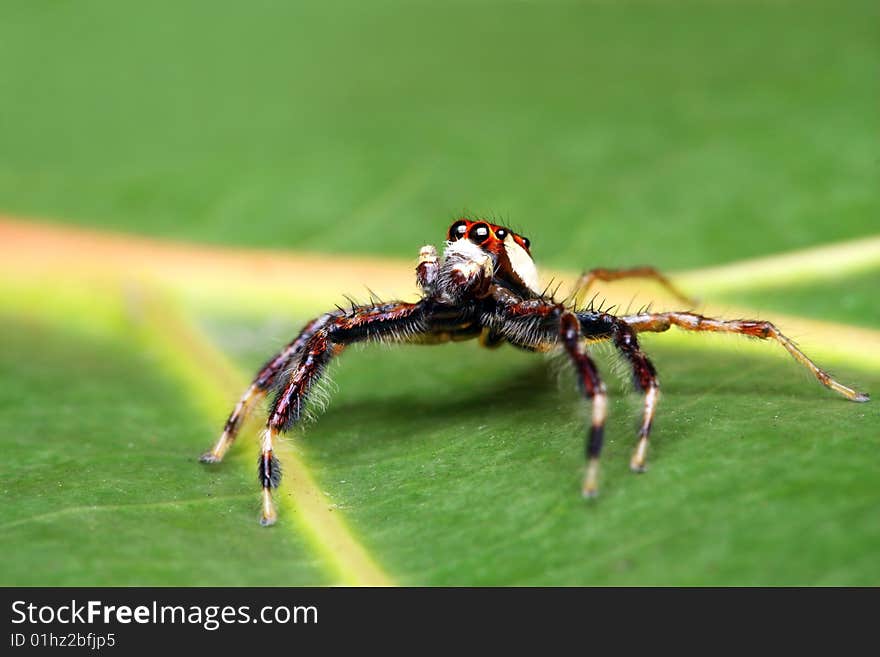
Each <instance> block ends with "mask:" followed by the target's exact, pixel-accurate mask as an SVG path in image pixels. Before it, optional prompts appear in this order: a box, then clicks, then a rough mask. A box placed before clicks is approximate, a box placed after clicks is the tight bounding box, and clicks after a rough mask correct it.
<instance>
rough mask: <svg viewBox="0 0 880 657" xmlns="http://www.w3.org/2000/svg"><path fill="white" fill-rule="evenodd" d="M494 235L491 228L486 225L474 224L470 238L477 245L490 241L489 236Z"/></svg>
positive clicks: (469, 234)
mask: <svg viewBox="0 0 880 657" xmlns="http://www.w3.org/2000/svg"><path fill="white" fill-rule="evenodd" d="M491 234H492V231H490V230H489V226H487V225H486V224H474V225H473V226H471V232H470V233H468V237H469V238H470V240H471V242H475V243H476V244H482V243H483V242H485V241H486V240H487V239H489V235H491Z"/></svg>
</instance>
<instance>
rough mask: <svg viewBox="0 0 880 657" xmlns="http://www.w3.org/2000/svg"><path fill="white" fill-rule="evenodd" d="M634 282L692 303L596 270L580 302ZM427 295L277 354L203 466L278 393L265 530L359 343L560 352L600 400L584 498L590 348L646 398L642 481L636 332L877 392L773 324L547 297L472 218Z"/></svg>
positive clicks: (308, 329) (645, 272)
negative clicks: (305, 430) (765, 350)
mask: <svg viewBox="0 0 880 657" xmlns="http://www.w3.org/2000/svg"><path fill="white" fill-rule="evenodd" d="M627 277H646V278H653V279H655V280H656V281H657V282H659V283H660V284H661V285H664V286H665V287H666V288H667V289H669V290H670V291H671V292H672V293H673V294H675V295H676V296H677V297H679V298H681V299H683V300H684V301H687V300H686V298H684V297H683V296H682V295H681V294H680V293H679V292H678V291H677V290H676V289H675V288H674V287H673V286H672V284H671V283H670V282H669V281H668V280H667V279H666V278H665V277H664V276H662V275H661V274H660V273H659V272H657V271H656V270H654V269H653V268H650V267H640V268H637V269H628V270H606V269H595V270H593V271H591V272H588V273H586V274H584V275H583V276H582V277H581V278H580V279H579V281H578V284H577V288H576V289H578V290H579V295H578V296H580V295H582V294H583V293H584V292H585V291H586V290H587V289H588V288H589V287H590V285H591V284H592V283H593V282H594V281H597V280H602V281H610V280H618V279H621V278H627ZM416 278H417V281H418V284H419V287H420V288H421V291H422V298H421V299H420V300H419V301H417V302H416V303H404V302H401V301H394V302H390V303H371V304H368V305H362V306H357V305H354V304H353V305H352V307H351V308H350V309H343V308H339V307H337V310H333V311H330V312H328V313H326V314H324V315H321V316H320V317H318V318H316V319H313V320H312V321H311V322H309V323H308V324H306V326H305V328H303V330H302V331H301V332H300V334H299V335H298V336H297V337H296V339H295V340H293V342H291V343H290V344H288V345H287V346H286V347H285V348H284V349H282V350H281V351H280V352H279V353H278V354H276V355H275V356H273V357H272V359H271V360H269V361H268V362H267V363H266V364H265V365H264V366H263V368H262V369H261V370H260V371H259V373H258V374H257V376H256V378H255V379H254V381H253V383H251V385H250V387H249V388H248V389H247V391H246V392H245V393H244V396H242V398H241V400H240V401H239V402H238V404H237V405H236V406H235V409H234V410H233V411H232V414H231V415H230V416H229V419H228V420H227V421H226V426H225V428H224V430H223V434H222V435H221V436H220V439H219V441H218V442H217V444H216V445H215V446H214V448H213V449H212V450H211V451H210V452H208V453H206V454H204V455H203V456H202V457H201V460H202V461H203V462H205V463H216V462H218V461H220V460H221V459H222V458H223V455H224V454H225V453H226V451H227V450H228V449H229V446H230V445H231V444H232V442H233V440H235V436H236V434H237V433H238V430H239V428H240V427H241V424H242V421H243V420H244V418H245V416H246V415H247V413H248V411H249V410H250V409H251V408H252V407H253V405H254V403H255V402H256V401H257V400H259V399H260V398H262V397H263V396H265V395H266V393H267V392H268V391H269V390H270V389H271V390H274V391H275V397H274V401H273V402H272V404H271V407H270V411H269V415H268V420H267V422H266V429H265V431H264V432H263V436H262V444H261V454H260V457H259V461H258V473H259V480H260V483H261V485H262V487H263V490H262V514H261V519H260V522H261V524H263V525H271V524H273V523H274V522H275V520H276V518H277V513H276V511H275V505H274V503H273V501H272V489H274V488H277V487H278V484H279V482H280V481H281V467H280V464H279V462H278V459H277V458H276V457H275V455H274V454H273V451H272V450H273V445H274V444H275V441H276V439H277V438H278V436H279V435H280V434H283V433H285V432H286V431H288V430H289V429H290V428H291V426H293V425H294V424H295V423H296V422H297V421H298V420H300V418H301V416H302V414H303V411H304V408H305V406H306V402H307V400H308V397H309V392H310V391H311V390H313V388H314V386H315V384H316V383H317V381H318V379H319V378H320V377H321V375H322V373H323V372H324V370H325V369H326V368H327V365H328V363H329V362H330V360H331V358H333V357H334V356H337V355H339V354H340V353H341V352H342V351H343V350H344V349H345V347H347V346H348V345H350V344H352V343H355V342H371V341H372V342H403V343H418V344H439V343H443V342H448V341H450V340H466V339H471V338H478V339H479V341H480V344H482V345H483V346H485V347H497V346H499V345H501V344H502V343H504V342H509V343H510V344H511V345H513V346H514V347H518V348H520V349H524V350H527V351H533V352H548V351H552V350H560V351H562V352H564V353H565V354H567V357H568V358H569V359H570V361H571V363H572V364H573V365H574V368H575V371H576V374H577V381H578V384H579V386H580V389H581V391H582V393H583V395H584V396H585V397H586V398H587V399H589V400H592V422H591V425H590V427H589V431H588V432H587V439H586V456H587V467H586V473H585V476H584V481H583V495H584V496H585V497H593V496H595V495H596V494H597V493H598V478H599V453H600V452H601V450H602V440H603V429H604V426H605V410H606V392H605V384H603V383H602V380H601V379H600V377H599V373H598V371H597V370H596V366H595V364H594V363H593V360H592V359H591V358H590V356H589V353H588V351H587V343H589V342H597V341H606V340H607V341H609V342H610V343H612V344H613V345H614V347H615V348H616V349H617V350H618V351H619V352H620V353H621V354H622V355H623V357H624V358H625V359H626V361H627V362H628V364H629V366H630V367H631V369H632V374H633V380H634V382H635V386H636V388H637V389H638V390H639V391H640V392H641V393H642V394H643V395H644V411H643V414H642V420H641V425H640V428H639V431H638V443H637V445H636V448H635V451H634V453H633V455H632V459H631V460H630V468H631V469H632V470H633V471H635V472H644V470H645V460H646V456H647V451H648V436H649V434H650V432H651V423H652V421H653V419H654V409H655V406H656V404H657V397H658V392H659V384H658V382H657V374H656V372H655V370H654V366H653V365H652V364H651V361H650V360H648V357H647V356H646V355H645V354H644V353H643V352H642V350H641V348H640V347H639V341H638V339H637V337H636V336H637V334H638V333H641V332H643V331H650V332H660V331H666V330H667V329H669V327H671V326H673V325H675V326H678V327H680V328H682V329H684V330H687V331H715V332H722V333H737V334H740V335H745V336H751V337H754V338H761V339H765V340H766V339H770V340H775V341H776V342H778V343H779V344H780V345H781V346H782V347H783V348H784V349H785V350H786V351H788V353H789V354H791V355H792V357H794V359H795V360H796V361H798V362H799V363H800V364H801V365H803V366H805V367H806V368H807V369H809V370H810V371H811V372H812V373H813V375H814V376H815V377H816V378H817V379H818V380H819V382H820V383H821V384H822V385H824V386H825V387H827V388H830V389H831V390H834V391H835V392H838V393H839V394H841V395H843V396H844V397H846V398H847V399H849V400H851V401H857V402H864V401H868V395H867V394H864V393H860V392H857V391H855V390H853V389H852V388H848V387H847V386H845V385H843V384H841V383H839V382H838V381H836V380H834V379H833V378H832V377H831V376H830V375H829V374H828V373H827V372H825V371H824V370H822V369H821V368H819V367H818V366H817V365H816V364H815V363H814V362H813V361H812V360H810V359H809V358H807V356H806V355H805V354H804V353H803V352H802V351H800V350H799V349H798V348H797V347H796V346H795V344H794V343H793V342H792V341H791V340H789V339H788V338H787V337H785V336H784V335H783V334H782V333H780V332H779V330H778V329H777V328H776V327H775V326H774V325H773V324H771V323H770V322H764V321H759V320H721V319H712V318H709V317H703V316H701V315H698V314H696V313H693V312H665V313H651V312H640V313H637V314H634V315H625V316H616V315H613V314H611V313H610V312H602V311H601V310H595V309H592V308H586V309H579V308H577V307H576V304H567V303H559V302H557V301H555V300H553V299H552V297H551V298H548V297H547V296H545V294H544V293H542V292H541V289H540V287H539V285H538V272H537V270H536V269H535V264H534V262H533V261H532V256H531V251H530V244H529V240H528V239H527V238H525V237H523V236H522V235H518V234H516V233H514V232H513V231H512V230H510V229H509V228H505V227H503V226H498V225H495V224H492V223H489V222H487V221H479V220H472V219H467V218H463V219H460V220H458V221H456V222H455V223H453V224H452V226H451V227H450V228H449V232H448V235H447V241H446V249H445V251H444V254H443V258H442V259H441V258H439V257H438V255H437V250H436V249H435V248H434V247H433V246H424V247H422V249H421V251H420V253H419V262H418V265H417V267H416Z"/></svg>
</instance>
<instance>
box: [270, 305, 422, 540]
mask: <svg viewBox="0 0 880 657" xmlns="http://www.w3.org/2000/svg"><path fill="white" fill-rule="evenodd" d="M426 312H427V307H426V304H425V303H424V302H419V303H415V304H411V303H402V302H394V303H385V304H377V305H367V306H360V307H356V308H353V309H352V310H351V311H348V312H340V313H332V314H330V316H329V318H328V319H327V320H326V321H325V322H324V323H323V324H322V325H321V326H320V327H319V328H318V329H316V330H315V331H314V332H312V334H311V335H310V336H309V337H308V338H307V339H306V341H305V344H304V345H303V346H302V349H301V350H300V352H299V354H298V355H297V356H295V357H294V359H293V361H292V364H293V367H292V369H290V370H288V371H287V373H286V374H285V375H284V376H283V377H278V379H279V380H278V381H277V383H276V389H277V391H278V392H277V394H276V396H275V399H274V401H273V403H272V406H271V409H270V411H269V418H268V421H267V423H266V429H265V431H264V432H263V437H262V441H261V445H260V458H259V461H258V466H257V470H258V476H259V480H260V484H261V486H262V512H261V517H260V524H262V525H271V524H274V523H275V520H276V519H277V513H276V511H275V503H274V502H273V500H272V491H273V490H274V489H275V488H277V487H278V485H279V483H280V482H281V464H280V463H279V461H278V459H277V457H276V456H275V454H274V445H275V442H276V440H277V439H278V437H279V436H280V435H281V434H283V433H285V432H286V431H288V430H289V429H290V428H291V427H292V426H293V425H294V424H295V423H296V422H297V421H298V420H299V419H300V418H301V417H302V415H303V412H304V410H305V408H306V405H307V403H308V400H309V396H310V393H311V392H312V391H313V390H314V388H315V386H316V384H317V383H318V382H319V380H320V378H321V376H322V374H323V373H324V372H325V371H326V369H327V365H328V364H329V363H330V360H331V359H332V358H333V357H334V356H337V355H339V354H340V353H341V352H342V351H343V350H344V349H345V347H346V346H347V345H349V344H352V343H355V342H365V341H386V342H406V341H409V340H412V339H416V338H418V337H419V336H421V335H423V334H424V333H425V331H426V322H425V315H426Z"/></svg>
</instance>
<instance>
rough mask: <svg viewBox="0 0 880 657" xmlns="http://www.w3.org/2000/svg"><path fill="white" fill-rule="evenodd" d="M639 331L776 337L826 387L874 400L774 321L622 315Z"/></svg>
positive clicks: (858, 399) (852, 398)
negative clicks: (811, 355)
mask: <svg viewBox="0 0 880 657" xmlns="http://www.w3.org/2000/svg"><path fill="white" fill-rule="evenodd" d="M621 319H622V320H623V321H624V322H626V323H627V324H628V325H629V326H630V327H632V328H633V329H634V330H635V331H637V332H642V331H652V332H655V333H659V332H662V331H666V330H668V329H669V327H671V326H678V327H679V328H682V329H684V330H686V331H710V332H715V333H737V334H739V335H745V336H748V337H752V338H760V339H761V340H774V341H775V342H777V343H778V344H779V345H780V346H782V347H783V348H784V349H785V350H786V351H787V352H788V353H789V354H790V355H791V357H792V358H794V359H795V360H796V361H797V362H798V363H800V364H801V365H803V366H804V367H806V368H807V369H808V370H810V372H811V373H812V374H813V376H815V377H816V379H817V380H818V381H819V383H821V384H822V385H823V386H825V387H826V388H828V389H829V390H833V391H834V392H836V393H838V394H840V395H842V396H844V397H846V398H847V399H849V400H850V401H854V402H866V401H868V400H869V399H870V397H869V396H868V394H867V393H864V392H859V391H858V390H854V389H852V388H850V387H849V386H845V385H843V384H842V383H840V381H838V380H837V379H835V378H834V377H832V376H831V375H830V374H829V373H828V372H826V371H825V370H823V369H822V368H821V367H819V366H818V365H816V363H814V362H813V361H812V360H811V359H810V358H809V357H807V355H806V354H805V353H804V352H803V351H801V350H800V349H798V348H797V346H796V345H795V343H794V342H793V341H792V340H791V339H790V338H788V337H786V336H785V335H783V333H782V332H781V331H780V330H779V329H778V328H776V326H775V325H773V324H771V323H770V322H765V321H761V320H756V319H732V320H723V319H713V318H711V317H703V316H702V315H697V314H696V313H689V312H670V313H653V314H652V313H643V314H639V315H629V316H627V317H622V318H621Z"/></svg>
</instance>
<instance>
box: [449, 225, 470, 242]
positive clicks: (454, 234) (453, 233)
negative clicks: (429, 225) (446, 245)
mask: <svg viewBox="0 0 880 657" xmlns="http://www.w3.org/2000/svg"><path fill="white" fill-rule="evenodd" d="M466 232H467V222H466V221H456V222H455V223H454V224H452V225H451V226H450V227H449V241H450V242H454V241H455V240H457V239H461V238H462V237H464V234H465V233H466Z"/></svg>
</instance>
